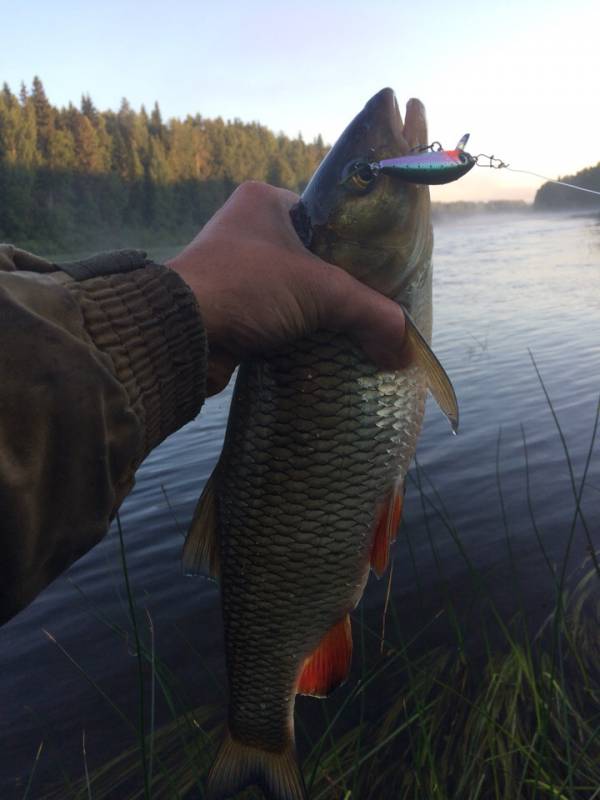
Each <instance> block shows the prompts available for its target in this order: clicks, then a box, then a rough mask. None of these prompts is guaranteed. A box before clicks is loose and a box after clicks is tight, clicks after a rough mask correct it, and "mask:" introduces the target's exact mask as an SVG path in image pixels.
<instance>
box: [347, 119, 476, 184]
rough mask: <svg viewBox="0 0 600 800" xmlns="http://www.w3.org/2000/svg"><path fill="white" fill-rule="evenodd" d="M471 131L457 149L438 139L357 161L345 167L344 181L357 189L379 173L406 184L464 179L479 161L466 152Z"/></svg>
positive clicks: (368, 182) (449, 181)
mask: <svg viewBox="0 0 600 800" xmlns="http://www.w3.org/2000/svg"><path fill="white" fill-rule="evenodd" d="M468 140H469V134H468V133H465V135H464V136H463V137H462V139H461V140H460V141H459V143H458V144H457V145H456V147H455V148H454V150H444V149H442V146H441V144H440V143H439V142H434V143H433V144H431V145H429V146H427V147H423V148H419V152H416V153H409V154H408V155H406V156H398V157H397V158H384V159H382V160H381V161H370V162H369V161H354V162H353V163H351V164H349V165H348V167H347V168H346V174H345V175H344V177H343V179H342V180H343V182H346V181H351V182H352V183H353V184H354V186H355V187H356V188H358V189H361V188H363V189H364V188H367V186H368V185H369V184H370V183H371V182H372V181H373V179H374V178H376V177H377V175H379V174H381V173H383V174H384V175H391V176H393V177H395V178H399V179H400V180H403V181H406V182H407V183H426V184H436V185H438V184H443V183H451V182H452V181H456V180H458V178H462V176H463V175H466V173H467V172H469V170H471V169H472V168H473V167H474V166H475V164H477V158H476V157H475V156H472V155H471V154H470V153H467V152H465V145H466V144H467V142H468Z"/></svg>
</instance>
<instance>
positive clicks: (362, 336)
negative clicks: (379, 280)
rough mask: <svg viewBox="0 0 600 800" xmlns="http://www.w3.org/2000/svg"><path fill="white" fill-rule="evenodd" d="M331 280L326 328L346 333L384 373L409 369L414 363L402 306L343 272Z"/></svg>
mask: <svg viewBox="0 0 600 800" xmlns="http://www.w3.org/2000/svg"><path fill="white" fill-rule="evenodd" d="M331 278H332V280H331V281H328V282H327V284H328V287H327V289H326V290H325V291H324V292H323V294H322V296H321V308H320V312H321V314H320V316H321V320H320V323H321V325H322V327H324V328H328V329H329V330H331V329H333V330H336V331H339V332H340V333H345V334H346V335H347V336H349V337H350V338H351V339H352V341H353V342H355V344H357V345H358V346H359V347H360V348H361V349H362V350H363V351H364V353H365V354H366V355H367V356H368V357H369V359H370V360H371V361H373V363H374V364H376V365H377V366H378V367H379V369H381V370H386V371H387V370H397V369H403V368H405V367H407V366H408V365H409V363H410V361H411V359H410V355H409V347H408V346H406V342H405V336H404V334H405V318H404V313H403V311H402V309H401V308H400V306H399V305H398V304H397V303H395V302H394V301H393V300H390V299H389V298H388V297H385V295H383V294H381V293H380V292H377V291H376V290H375V289H371V288H370V287H369V286H366V285H365V284H364V283H361V282H360V281H358V280H356V278H353V277H352V276H351V275H348V273H347V272H344V271H343V270H339V269H338V270H336V271H335V272H334V274H332V275H331ZM323 289H325V287H323Z"/></svg>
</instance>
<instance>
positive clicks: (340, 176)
mask: <svg viewBox="0 0 600 800" xmlns="http://www.w3.org/2000/svg"><path fill="white" fill-rule="evenodd" d="M426 140H427V126H426V122H425V109H424V108H423V106H422V104H421V103H420V101H418V100H411V101H409V103H408V105H407V113H406V124H404V123H403V121H402V117H401V115H400V110H399V108H398V102H397V100H396V96H395V94H394V92H393V91H392V90H391V89H382V90H381V91H380V92H378V93H377V94H376V95H375V96H374V97H372V98H371V100H369V102H368V103H367V104H366V106H365V107H364V108H363V110H362V111H361V112H360V113H359V114H358V115H357V116H356V117H355V118H354V119H353V120H352V122H351V123H350V124H349V125H348V127H347V128H346V129H345V130H344V132H343V133H342V135H341V136H340V137H339V139H338V140H337V142H336V143H335V144H334V146H333V147H332V148H331V150H330V151H329V152H328V154H327V155H326V157H325V158H324V159H323V161H322V163H321V164H320V166H319V168H318V169H317V171H316V172H315V174H314V175H313V177H312V178H311V180H310V182H309V184H308V185H307V187H306V189H305V190H304V192H303V193H302V196H301V198H300V202H299V204H298V206H297V207H296V208H295V209H294V210H293V212H292V220H293V221H294V225H295V227H296V230H297V231H298V233H299V235H300V238H301V239H302V240H303V242H304V244H305V245H306V246H307V247H308V248H309V249H310V250H311V251H312V252H314V253H315V254H316V255H318V256H319V257H320V258H323V259H324V260H326V261H329V262H330V263H333V264H336V265H337V266H339V267H341V268H343V269H344V270H346V271H347V272H349V273H350V274H352V275H353V276H354V277H356V278H358V279H359V280H361V281H363V282H364V283H366V284H368V285H369V286H371V287H373V288H374V289H377V290H378V291H380V292H383V293H384V294H386V295H387V296H388V297H393V298H395V299H398V300H402V301H403V295H405V294H406V289H407V287H409V286H411V285H413V284H414V282H415V280H418V279H419V272H420V271H421V270H424V269H425V270H426V269H429V265H430V261H431V249H432V234H431V223H430V200H429V189H428V187H427V186H420V185H415V184H408V183H405V182H403V181H402V180H400V179H398V178H397V177H395V176H389V175H385V174H382V173H379V174H377V172H376V170H373V169H371V168H370V166H369V165H370V164H372V163H373V162H377V161H380V160H382V159H385V158H394V157H397V156H402V155H406V154H407V153H408V152H409V151H410V150H411V148H412V147H415V146H416V145H425V144H427V141H426Z"/></svg>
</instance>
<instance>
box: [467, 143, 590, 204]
mask: <svg viewBox="0 0 600 800" xmlns="http://www.w3.org/2000/svg"><path fill="white" fill-rule="evenodd" d="M483 159H486V160H487V161H488V163H487V164H484V163H482V161H483ZM475 165H476V166H478V167H489V168H490V169H507V170H508V171H509V172H520V173H522V174H523V175H533V176H534V177H535V178H541V179H542V180H543V181H547V182H548V183H556V184H558V185H559V186H568V187H569V189H577V190H578V191H580V192H588V194H597V195H598V196H600V192H598V191H596V189H586V188H585V187H584V186H577V185H576V184H574V183H567V182H566V181H559V180H556V179H554V178H548V177H547V176H546V175H540V173H539V172H531V170H528V169H515V167H511V166H510V165H509V164H506V163H505V162H504V161H502V159H501V158H497V157H496V156H486V155H485V154H484V153H480V154H479V155H478V156H475Z"/></svg>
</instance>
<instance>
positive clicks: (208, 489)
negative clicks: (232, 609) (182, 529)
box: [182, 465, 219, 578]
mask: <svg viewBox="0 0 600 800" xmlns="http://www.w3.org/2000/svg"><path fill="white" fill-rule="evenodd" d="M217 469H218V465H217V467H215V469H214V471H213V473H212V475H211V476H210V478H209V479H208V481H207V482H206V485H205V487H204V491H203V492H202V494H201V495H200V500H198V505H197V506H196V510H195V512H194V516H193V519H192V522H191V524H190V529H189V531H188V535H187V538H186V540H185V544H184V546H183V555H182V562H183V571H184V573H185V574H186V575H202V574H207V573H208V574H209V575H211V576H212V577H213V578H217V577H218V575H219V550H218V542H217V499H216V495H215V474H216V472H217Z"/></svg>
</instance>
